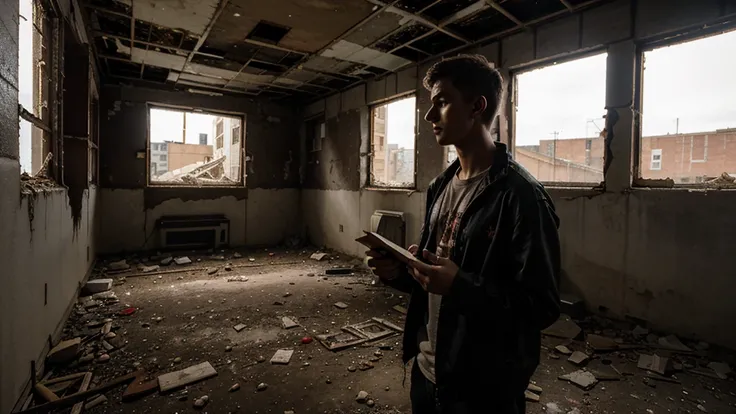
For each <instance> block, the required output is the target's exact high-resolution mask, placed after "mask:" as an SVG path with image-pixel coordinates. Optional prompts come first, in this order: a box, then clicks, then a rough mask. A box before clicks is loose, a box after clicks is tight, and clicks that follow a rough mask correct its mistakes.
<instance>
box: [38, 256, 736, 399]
mask: <svg viewBox="0 0 736 414" xmlns="http://www.w3.org/2000/svg"><path fill="white" fill-rule="evenodd" d="M314 251H315V250H314V249H310V250H301V249H300V250H299V251H293V250H292V251H286V250H283V249H278V250H264V249H260V250H258V251H254V250H251V251H245V250H243V251H240V252H239V253H236V252H234V251H231V250H228V251H217V252H187V253H186V255H187V256H188V257H189V258H190V259H191V260H192V263H191V264H186V265H177V264H175V263H171V264H169V265H167V266H164V265H161V261H162V260H164V262H167V261H168V260H167V256H168V255H156V256H154V257H150V256H148V257H139V258H135V257H128V258H127V261H126V262H125V264H124V265H120V264H117V265H115V266H112V267H116V268H120V267H125V266H131V268H130V269H121V270H117V271H113V270H111V268H110V265H111V263H113V262H114V261H115V260H114V259H111V260H106V261H101V265H100V266H102V265H106V266H108V268H107V269H104V268H102V267H101V268H100V269H98V270H99V274H97V275H95V276H93V277H112V278H113V279H114V286H113V287H112V292H114V296H113V295H112V294H104V295H102V296H105V295H107V296H108V297H107V298H104V297H102V298H100V297H99V295H98V296H96V297H95V298H96V299H90V298H89V297H88V298H80V304H79V305H77V307H76V308H75V310H74V311H73V312H72V315H71V316H70V319H69V321H68V323H67V327H66V328H65V330H64V337H65V339H66V338H73V337H81V338H89V340H88V341H87V342H83V344H82V346H81V350H80V352H79V354H78V359H77V360H75V361H74V362H72V363H71V364H66V365H59V366H56V367H53V371H52V372H51V375H49V374H48V372H47V377H58V376H61V375H65V374H69V373H74V372H80V371H91V372H93V373H94V377H93V380H92V384H91V386H90V387H91V388H92V387H96V386H99V385H102V384H105V383H106V382H108V381H110V380H112V379H114V378H115V377H118V376H120V375H123V374H126V373H129V372H131V371H134V370H137V369H144V370H145V371H146V373H147V375H148V378H150V379H155V378H156V377H157V376H159V375H161V374H164V373H167V372H173V371H177V370H181V369H184V368H187V367H189V366H192V365H196V364H199V363H202V362H205V361H207V362H209V363H210V364H211V365H212V366H213V367H214V368H215V370H216V371H217V375H216V376H214V377H211V378H208V379H205V380H203V381H200V382H197V383H195V384H191V385H188V386H186V387H185V388H182V389H179V390H175V391H173V392H170V393H166V394H162V393H159V392H154V393H152V394H150V395H148V396H145V397H143V398H140V399H138V400H135V401H132V402H125V403H123V402H122V393H123V390H124V386H121V387H117V388H115V389H113V390H111V391H108V392H106V393H105V396H106V397H107V402H105V403H103V404H101V405H98V406H96V407H93V408H90V409H88V410H85V411H84V412H89V413H135V412H145V413H186V412H196V411H201V412H209V413H279V414H281V413H286V412H289V411H292V412H294V413H409V412H411V409H410V403H409V392H408V390H409V378H408V375H406V374H408V373H409V372H410V367H406V368H405V367H404V366H403V365H402V362H401V358H400V341H401V336H400V334H395V335H393V336H390V337H385V338H380V339H378V340H375V341H373V342H365V343H363V344H359V345H355V346H353V347H349V348H347V349H344V350H341V351H337V352H333V351H330V350H327V349H326V348H325V346H323V345H322V344H321V343H320V342H319V341H318V340H316V336H317V335H320V334H325V333H335V332H340V331H341V328H342V327H344V326H346V325H349V324H355V323H358V322H363V321H367V320H371V318H374V317H378V318H383V319H385V320H387V321H389V322H392V323H394V324H396V325H398V326H401V327H403V320H404V315H403V313H401V312H400V311H398V310H395V309H394V307H395V306H396V305H403V306H406V304H407V302H408V298H407V297H405V296H403V295H402V294H401V293H400V292H398V291H395V290H393V289H390V288H387V287H384V286H382V285H380V284H376V283H374V280H375V279H374V277H373V276H372V275H371V274H370V272H369V271H368V270H367V269H366V268H365V267H364V266H363V264H362V262H361V261H359V260H357V259H353V258H348V257H342V258H341V257H340V256H339V255H337V254H329V253H328V254H327V255H326V257H325V258H324V259H323V260H321V261H317V260H314V259H310V255H311V254H312V253H314ZM181 255H183V254H181ZM179 256H180V255H175V256H174V257H179ZM118 259H119V258H118ZM143 265H150V266H152V267H149V268H145V269H144V268H143ZM157 265H158V266H160V267H159V268H158V269H157V268H155V266H157ZM136 266H137V268H136ZM336 267H339V268H343V267H348V268H351V269H352V272H351V273H350V274H342V275H327V274H325V271H327V270H328V269H332V268H336ZM142 269H143V270H146V271H147V273H142V271H141V270H142ZM111 274H112V275H111ZM337 302H343V303H344V304H346V305H347V307H346V308H344V309H341V308H339V307H337V306H335V303H337ZM130 308H134V310H129V312H131V311H132V312H133V313H132V314H129V315H123V314H121V312H122V313H125V311H126V309H130ZM284 316H288V317H291V318H292V319H294V320H295V321H296V322H297V323H298V324H299V326H297V327H294V328H291V329H286V328H284V326H283V325H282V317H284ZM106 318H109V319H111V322H112V332H114V335H108V339H106V341H107V342H108V345H110V346H111V347H113V348H114V349H112V350H109V351H108V350H106V349H105V348H103V346H102V345H101V338H100V337H99V335H97V336H94V335H95V334H96V333H98V332H99V331H100V325H103V324H104V322H105V320H106ZM570 322H571V323H572V324H573V325H576V326H579V327H581V328H582V329H583V331H584V333H587V334H589V335H590V334H598V335H600V337H603V338H609V340H610V341H615V342H613V345H611V344H608V345H607V346H609V347H612V348H613V349H606V350H601V349H600V348H601V345H600V344H594V345H595V346H596V347H598V348H599V349H598V351H597V352H596V349H595V347H591V344H590V343H588V342H586V341H585V340H579V339H580V338H583V336H581V335H583V334H578V335H575V338H577V339H574V338H566V337H565V335H564V334H563V335H559V334H558V336H557V337H555V336H548V335H545V337H544V341H543V343H544V349H543V350H542V355H541V364H540V366H539V368H538V369H537V372H536V374H535V376H534V378H533V382H534V383H535V384H536V385H537V386H539V387H541V389H542V391H541V394H540V395H539V402H531V401H530V402H528V403H527V412H531V413H534V412H546V413H548V414H558V413H564V414H568V413H572V414H578V413H580V414H583V413H591V414H592V413H616V412H618V413H622V412H632V413H634V412H636V413H665V412H673V413H686V412H692V413H699V412H709V413H734V412H736V393H735V392H736V383H735V382H734V378H733V374H726V377H725V378H726V379H722V378H720V377H718V375H717V373H716V372H715V371H714V370H712V369H711V367H709V366H708V363H709V362H714V361H715V362H727V363H730V364H731V366H733V363H734V362H735V361H734V360H733V359H732V358H733V357H732V355H731V354H729V353H727V352H723V351H722V350H717V349H714V347H707V344H702V343H701V344H692V343H691V344H689V345H690V351H683V350H677V351H676V350H673V349H671V347H669V348H667V347H663V346H661V345H659V344H658V339H659V337H657V336H654V337H653V334H652V333H648V332H645V330H642V329H641V328H638V330H637V331H636V332H632V331H631V328H632V325H630V324H626V323H620V322H613V321H609V320H607V319H604V318H600V317H587V318H585V319H583V320H578V321H577V322H578V323H577V324H576V323H575V322H572V321H570ZM238 324H243V325H245V327H244V329H242V330H240V331H239V332H238V331H236V330H235V329H234V327H235V326H236V325H238ZM103 326H104V325H103ZM568 326H569V325H568ZM647 334H649V335H648V337H647ZM560 336H562V337H560ZM304 338H311V339H312V341H311V342H310V343H303V339H304ZM589 338H592V337H591V336H589ZM614 338H615V339H614ZM308 341H309V340H308V339H307V340H304V342H308ZM558 345H565V346H566V347H568V348H569V350H570V351H581V352H584V353H585V354H586V355H588V356H589V357H591V360H590V361H589V362H587V363H583V364H582V365H584V366H585V368H582V366H576V365H574V364H573V363H571V362H569V361H568V360H567V359H568V356H567V355H565V354H564V353H561V352H560V350H556V349H555V347H556V346H558ZM604 345H605V344H604ZM279 349H291V350H294V354H293V356H292V358H291V360H290V362H289V363H288V365H276V364H271V363H270V362H269V360H270V359H271V357H272V356H273V354H274V353H275V352H276V351H277V350H279ZM560 349H562V350H563V351H567V350H565V349H564V348H560ZM105 353H106V354H107V355H109V360H108V361H106V362H98V360H100V359H99V358H100V356H101V355H102V354H105ZM655 353H656V355H657V356H658V357H662V358H667V357H669V361H665V362H666V368H667V373H666V375H664V376H661V377H660V376H656V375H654V374H650V373H649V371H647V370H644V369H641V368H638V367H637V363H638V362H639V359H640V358H641V356H640V355H642V354H643V355H652V354H655ZM578 356H579V354H578ZM90 358H94V360H93V361H92V362H86V363H85V362H81V361H86V360H88V359H90ZM104 359H105V357H102V360H104ZM102 360H100V361H102ZM660 362H661V361H660ZM371 364H372V365H373V367H372V368H369V369H366V368H367V367H368V366H370V365H371ZM50 368H52V366H51V365H50V366H49V367H48V368H47V371H48V369H50ZM361 368H362V369H361ZM719 368H720V366H719ZM581 369H585V370H587V372H593V373H595V376H596V377H598V378H599V379H606V380H605V381H604V380H601V381H599V382H598V383H596V384H594V385H593V386H592V387H591V388H590V389H588V390H584V389H581V388H580V387H578V386H576V385H574V384H572V383H570V382H568V381H566V380H562V379H559V376H561V375H564V374H569V373H571V372H575V371H577V370H581ZM695 372H697V374H696V373H695ZM404 379H406V381H405V382H404ZM235 384H238V385H237V386H235ZM262 384H265V386H264V385H262ZM234 386H235V387H234ZM259 386H260V387H259ZM234 388H237V389H234ZM264 388H265V389H264ZM360 391H365V392H367V393H368V397H367V399H366V400H365V401H363V402H358V401H356V396H357V395H358V394H359V392H360ZM65 392H66V393H67V394H68V393H71V392H72V391H70V390H67V391H65ZM60 393H62V392H60ZM536 393H539V390H537V391H536ZM203 396H207V397H208V398H207V402H206V404H205V405H204V407H203V408H195V402H197V400H200V402H202V400H201V397H203ZM530 397H531V398H533V396H530ZM491 408H492V402H489V409H491ZM67 412H68V410H67Z"/></svg>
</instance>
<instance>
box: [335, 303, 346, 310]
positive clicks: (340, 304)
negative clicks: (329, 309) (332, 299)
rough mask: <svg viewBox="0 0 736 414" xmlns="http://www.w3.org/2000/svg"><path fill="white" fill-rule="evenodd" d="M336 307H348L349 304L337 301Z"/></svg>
mask: <svg viewBox="0 0 736 414" xmlns="http://www.w3.org/2000/svg"><path fill="white" fill-rule="evenodd" d="M335 307H336V308H338V309H347V307H348V304H347V303H345V302H337V303H335Z"/></svg>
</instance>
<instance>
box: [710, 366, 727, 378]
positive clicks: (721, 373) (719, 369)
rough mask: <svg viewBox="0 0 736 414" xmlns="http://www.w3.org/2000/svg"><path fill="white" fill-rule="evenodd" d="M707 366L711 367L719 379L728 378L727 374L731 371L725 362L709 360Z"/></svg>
mask: <svg viewBox="0 0 736 414" xmlns="http://www.w3.org/2000/svg"><path fill="white" fill-rule="evenodd" d="M708 368H710V369H712V370H713V372H715V373H716V374H717V375H718V377H720V378H721V379H728V374H730V373H731V367H730V366H729V365H728V364H726V363H725V362H711V363H709V364H708Z"/></svg>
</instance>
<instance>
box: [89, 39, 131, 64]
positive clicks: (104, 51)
mask: <svg viewBox="0 0 736 414" xmlns="http://www.w3.org/2000/svg"><path fill="white" fill-rule="evenodd" d="M95 48H96V49H97V53H98V54H100V55H104V56H112V57H118V58H121V59H129V58H130V55H126V54H125V53H118V46H117V44H115V39H112V38H109V37H108V38H107V39H105V37H104V36H98V37H95Z"/></svg>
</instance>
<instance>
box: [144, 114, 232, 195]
mask: <svg viewBox="0 0 736 414" xmlns="http://www.w3.org/2000/svg"><path fill="white" fill-rule="evenodd" d="M149 119H150V125H149V128H150V134H149V136H150V142H149V147H148V150H149V157H148V159H149V163H150V164H149V173H150V183H151V184H159V185H160V184H165V185H194V186H211V185H225V186H231V185H243V184H244V183H243V177H242V174H241V168H240V166H241V163H242V143H243V140H242V139H241V135H242V134H241V132H240V131H241V130H242V119H241V118H239V117H234V116H225V115H219V114H211V113H203V112H199V111H198V112H187V111H182V110H178V109H165V108H157V107H152V108H151V109H150V112H149Z"/></svg>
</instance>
